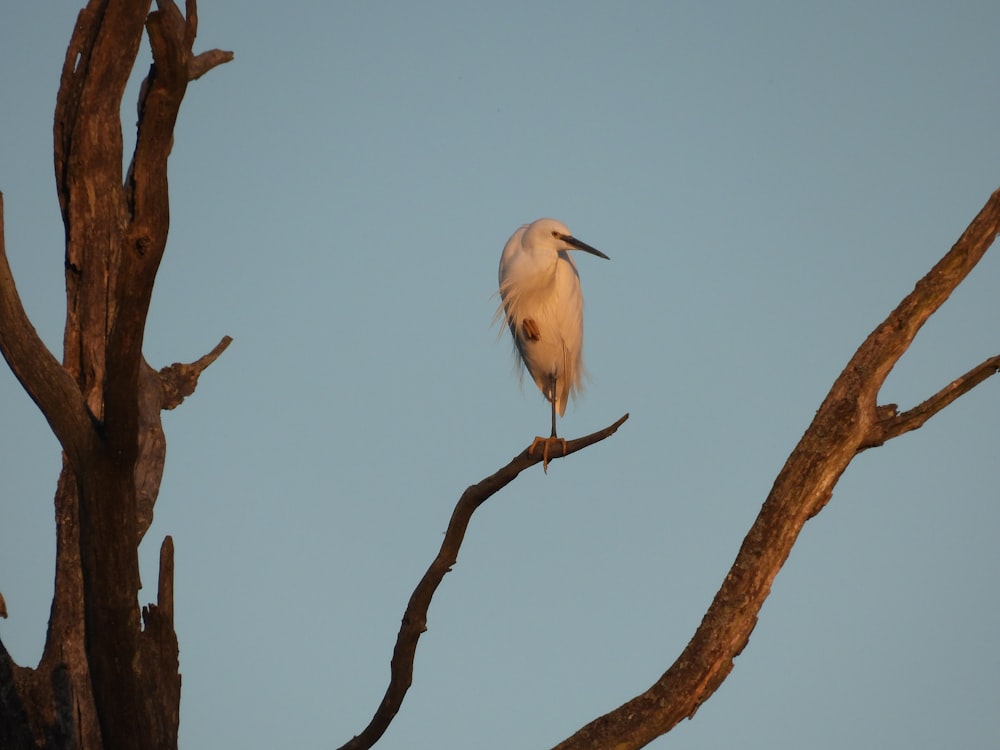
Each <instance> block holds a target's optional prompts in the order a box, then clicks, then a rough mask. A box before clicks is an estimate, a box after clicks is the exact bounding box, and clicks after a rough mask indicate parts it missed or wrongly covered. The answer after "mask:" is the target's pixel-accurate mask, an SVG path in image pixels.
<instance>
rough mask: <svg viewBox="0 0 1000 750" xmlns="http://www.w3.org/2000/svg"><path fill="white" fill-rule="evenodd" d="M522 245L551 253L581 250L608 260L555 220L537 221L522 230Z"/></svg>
mask: <svg viewBox="0 0 1000 750" xmlns="http://www.w3.org/2000/svg"><path fill="white" fill-rule="evenodd" d="M522 245H523V246H524V247H525V248H530V249H532V250H541V251H551V252H554V253H558V252H560V251H562V250H583V251H584V252H587V253H590V254H591V255H596V256H597V257H599V258H604V259H606V260H610V258H608V256H607V255H605V254H604V253H602V252H601V251H600V250H598V249H597V248H594V247H591V246H590V245H588V244H586V243H585V242H581V241H580V240H578V239H577V238H576V237H574V236H573V235H572V234H571V233H570V231H569V228H568V227H567V226H566V225H565V224H563V223H562V222H561V221H557V220H556V219H538V220H536V221H533V222H531V223H530V224H529V225H528V226H527V228H526V229H525V230H524V237H523V239H522Z"/></svg>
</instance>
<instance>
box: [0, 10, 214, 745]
mask: <svg viewBox="0 0 1000 750" xmlns="http://www.w3.org/2000/svg"><path fill="white" fill-rule="evenodd" d="M197 23H198V17H197V7H196V4H195V2H194V0H188V2H187V4H186V9H185V13H184V14H182V13H181V11H180V10H179V9H178V8H177V6H176V5H175V4H174V3H173V2H172V0H157V10H155V11H153V12H150V2H149V0H91V2H89V3H88V4H87V6H86V7H85V8H84V9H83V10H82V11H81V12H80V15H79V18H78V20H77V24H76V27H75V29H74V31H73V36H72V39H71V40H70V44H69V47H68V49H67V53H66V59H65V62H64V64H63V70H62V80H61V82H60V86H59V94H58V97H57V103H56V113H55V127H54V140H55V143H54V158H55V177H56V188H57V193H58V196H59V205H60V208H61V211H62V218H63V223H64V226H65V230H66V258H65V268H66V303H67V304H66V326H65V334H64V340H63V347H64V351H63V361H62V363H59V362H58V361H57V360H56V358H55V357H54V356H53V355H52V353H51V352H49V351H48V350H47V349H46V347H45V345H44V344H43V343H42V341H41V339H40V338H39V337H38V335H37V333H36V332H35V330H34V328H33V327H32V326H31V323H30V321H29V320H28V318H27V316H26V315H25V313H24V309H23V307H22V305H21V302H20V299H19V297H18V294H17V290H16V288H15V286H14V281H13V278H12V276H11V273H10V268H9V264H8V263H7V258H6V249H5V247H4V244H3V203H2V196H0V351H2V352H3V355H4V358H5V359H6V360H7V362H8V364H9V365H10V367H11V369H12V371H13V372H14V374H15V375H16V377H17V378H18V380H19V381H20V382H21V384H22V386H23V387H24V388H25V390H26V391H27V392H28V394H29V395H30V396H31V398H32V399H33V400H34V401H35V403H36V404H37V405H38V407H39V409H40V410H41V412H42V414H43V415H44V416H45V418H46V420H47V421H48V423H49V425H50V426H51V428H52V430H53V432H54V433H55V435H56V437H57V439H58V440H59V443H60V445H61V447H62V449H63V456H64V460H63V469H62V473H61V474H60V477H59V483H58V486H57V490H56V498H55V507H56V580H55V592H54V595H53V601H52V611H51V615H50V620H49V629H48V633H47V636H46V641H45V646H44V649H43V653H42V658H41V661H40V662H39V664H38V666H37V667H35V668H34V669H31V668H25V667H20V666H18V665H16V664H14V663H13V662H12V660H11V658H10V656H9V654H8V653H7V651H6V650H5V649H4V648H3V646H2V644H0V711H2V719H3V720H2V722H0V747H3V748H5V749H6V748H53V749H54V748H69V747H74V748H82V749H83V750H98V749H99V748H100V749H103V748H107V749H109V750H110V749H112V748H113V749H115V750H119V749H120V750H125V749H126V748H135V750H140V749H141V750H149V749H154V748H156V749H158V748H163V749H168V748H176V747H177V729H178V716H179V705H180V674H179V672H178V648H177V638H176V635H175V633H174V629H173V543H172V540H171V539H170V537H167V538H166V539H165V540H164V542H163V545H162V547H161V557H160V571H159V593H158V597H157V602H156V604H150V605H148V606H147V607H145V608H143V610H142V611H141V613H140V610H139V605H138V592H139V588H140V581H139V560H138V545H139V542H140V540H141V539H142V536H143V534H144V533H145V531H146V529H147V528H148V527H149V523H150V522H151V520H152V512H153V504H154V503H155V500H156V496H157V493H158V490H159V483H160V477H161V476H162V472H163V462H164V459H165V445H166V444H165V440H164V436H163V430H162V427H161V425H160V411H161V410H162V409H167V408H173V407H174V406H176V405H177V404H178V403H180V401H182V400H183V398H184V396H186V395H189V394H190V393H191V392H193V390H194V386H195V385H196V383H197V378H198V375H199V374H200V373H201V371H202V370H203V369H204V368H205V367H207V366H208V364H210V363H211V362H212V361H214V359H215V358H216V357H217V356H218V355H219V354H220V353H221V351H222V350H223V349H225V347H226V346H227V345H228V343H229V339H228V337H227V338H225V339H223V341H222V342H221V343H220V344H219V346H218V347H216V349H215V350H213V352H211V353H210V354H209V355H206V356H205V357H203V358H202V359H201V360H199V361H198V362H195V363H192V364H190V365H173V366H171V367H168V368H164V369H163V370H161V371H159V372H157V371H156V370H154V369H153V368H151V367H150V366H149V365H148V364H147V363H146V362H145V360H144V359H143V356H142V341H143V334H144V330H145V323H146V314H147V311H148V309H149V301H150V297H151V294H152V289H153V282H154V280H155V277H156V272H157V269H158V268H159V264H160V259H161V258H162V256H163V252H164V250H165V248H166V240H167V231H168V228H169V200H168V194H167V158H168V156H169V154H170V150H171V148H172V145H173V130H174V124H175V122H176V118H177V113H178V111H179V108H180V104H181V101H182V99H183V97H184V93H185V91H186V87H187V84H188V81H190V80H193V79H194V78H197V77H199V76H201V75H202V74H204V73H205V72H207V71H208V70H210V69H211V68H212V67H215V66H216V65H218V64H220V63H223V62H226V61H228V60H229V59H231V58H232V54H231V53H227V52H221V51H219V50H212V51H211V52H208V53H204V54H203V55H198V56H196V55H194V53H193V52H192V45H193V43H194V40H195V36H196V34H197ZM144 28H145V30H146V33H147V34H148V37H149V41H150V46H151V47H152V51H153V64H152V66H151V67H150V70H149V74H148V76H147V78H146V80H145V82H144V84H143V86H142V90H141V93H140V96H139V103H138V105H139V106H138V108H139V121H138V133H137V139H136V147H135V151H134V154H133V158H132V164H131V167H130V169H129V171H128V174H127V176H123V174H122V150H123V146H122V142H123V139H122V126H121V118H120V111H121V100H122V95H123V92H124V90H125V86H126V84H127V82H128V79H129V76H130V74H131V71H132V67H133V65H134V63H135V57H136V54H137V52H138V49H139V44H140V42H141V40H142V35H143V29H144Z"/></svg>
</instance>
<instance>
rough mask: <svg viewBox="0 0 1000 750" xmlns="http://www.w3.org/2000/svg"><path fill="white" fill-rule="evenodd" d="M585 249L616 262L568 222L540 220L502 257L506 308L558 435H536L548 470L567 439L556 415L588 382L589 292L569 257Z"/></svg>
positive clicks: (519, 351)
mask: <svg viewBox="0 0 1000 750" xmlns="http://www.w3.org/2000/svg"><path fill="white" fill-rule="evenodd" d="M570 250H583V251H584V252H587V253H590V254H591V255H596V256H597V257H599V258H605V259H606V260H610V258H608V256H607V255H605V254H604V253H602V252H601V251H600V250H597V249H596V248H593V247H591V246H590V245H587V244H586V243H583V242H581V241H580V240H578V239H576V238H575V237H574V236H573V235H572V234H570V231H569V229H567V228H566V225H565V224H563V223H562V222H559V221H556V220H555V219H538V220H537V221H533V222H532V223H531V224H525V225H524V226H522V227H520V228H518V230H517V231H516V232H514V234H512V235H511V237H510V239H509V240H507V244H506V246H505V247H504V249H503V254H502V255H501V256H500V274H499V276H500V308H499V309H498V310H497V318H500V317H503V318H504V319H505V320H506V321H507V325H508V326H509V327H510V332H511V335H512V336H513V337H514V350H515V353H516V356H517V358H518V361H519V362H520V363H521V364H523V365H524V367H525V369H527V371H528V373H529V374H530V375H531V378H532V380H534V381H535V385H537V386H538V389H539V390H540V391H541V392H542V395H543V396H545V398H546V399H547V400H548V401H549V403H550V404H551V406H552V435H551V436H550V437H549V438H541V437H536V438H535V440H534V442H532V444H531V447H530V448H529V449H528V453H529V455H530V454H533V453H534V451H535V449H536V448H537V447H538V444H539V443H542V444H543V445H544V447H543V449H542V468H543V469H545V470H548V463H549V450H550V448H551V445H552V444H553V443H556V442H561V443H562V449H563V453H564V454H565V453H566V440H565V439H563V438H559V437H558V436H557V435H556V413H558V414H559V416H560V417H561V416H563V415H564V414H565V413H566V402H567V401H568V400H569V397H570V396H572V395H574V394H575V393H576V392H577V391H578V390H579V389H580V388H581V386H582V381H583V374H584V367H583V293H582V292H581V291H580V274H579V273H577V270H576V264H575V263H573V259H572V258H571V257H570V255H569V251H570Z"/></svg>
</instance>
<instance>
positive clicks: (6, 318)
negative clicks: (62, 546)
mask: <svg viewBox="0 0 1000 750" xmlns="http://www.w3.org/2000/svg"><path fill="white" fill-rule="evenodd" d="M3 213H4V212H3V194H2V193H0V350H2V352H3V356H4V359H6V360H7V364H8V365H10V369H11V370H12V371H13V372H14V375H15V377H17V379H18V381H20V383H21V385H22V386H23V387H24V390H25V391H26V392H27V393H28V395H29V396H30V397H31V400H32V401H34V402H35V403H36V404H37V405H38V408H39V409H40V410H41V412H42V415H43V416H44V417H45V420H46V421H47V422H48V423H49V426H50V427H51V428H52V432H53V433H55V436H56V438H58V440H59V444H60V445H61V446H62V448H63V450H64V451H66V455H67V456H69V457H70V460H71V461H74V462H78V461H80V460H81V458H82V456H84V455H88V454H89V452H90V451H91V450H93V444H94V440H95V437H96V436H95V434H94V430H93V423H92V421H91V416H90V412H89V411H88V410H87V406H86V404H85V403H84V401H83V395H82V394H81V393H80V389H79V387H78V386H77V384H76V381H75V380H73V377H72V376H71V375H70V374H69V373H68V372H66V370H65V369H64V368H63V366H62V365H61V364H59V361H58V360H57V359H56V358H55V356H53V354H52V352H50V351H49V350H48V348H47V347H46V346H45V343H44V342H43V341H42V339H41V337H39V335H38V332H37V331H36V330H35V328H34V326H32V325H31V321H30V320H29V319H28V315H27V313H26V312H25V311H24V306H23V305H22V304H21V297H20V295H19V294H18V293H17V287H16V286H15V285H14V276H13V274H12V273H11V270H10V263H9V262H8V260H7V250H6V245H5V242H4V218H3Z"/></svg>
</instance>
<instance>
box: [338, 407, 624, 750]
mask: <svg viewBox="0 0 1000 750" xmlns="http://www.w3.org/2000/svg"><path fill="white" fill-rule="evenodd" d="M626 419H628V414H626V415H625V416H623V417H622V418H621V419H619V420H618V421H617V422H615V423H614V424H612V425H609V426H608V427H606V428H604V429H603V430H598V431H597V432H594V433H591V434H590V435H586V436H584V437H581V438H578V439H576V440H568V441H566V453H565V455H569V454H571V453H575V452H576V451H579V450H583V449H584V448H586V447H587V446H588V445H593V444H594V443H597V442H599V441H601V440H604V439H605V438H607V437H610V436H611V435H613V434H614V433H615V432H616V431H617V430H618V428H619V427H621V425H622V424H623V423H624V422H625V420H626ZM528 450H529V449H528V448H526V449H525V450H524V451H522V452H521V453H520V454H519V455H517V456H515V457H514V458H513V459H511V461H510V463H508V464H507V465H506V466H504V467H503V468H502V469H500V470H499V471H497V472H496V473H494V474H492V475H490V476H488V477H486V479H484V480H482V481H481V482H479V483H478V484H474V485H472V486H471V487H469V488H468V489H466V490H465V492H464V493H462V497H461V498H459V501H458V504H457V505H456V506H455V510H454V511H453V512H452V514H451V521H449V523H448V530H447V531H445V534H444V541H442V542H441V549H440V550H439V551H438V554H437V557H435V558H434V561H433V562H432V563H431V565H430V567H429V568H428V569H427V572H426V573H424V576H423V578H421V579H420V582H419V583H418V584H417V587H416V588H415V589H414V590H413V594H412V595H411V596H410V601H409V603H408V604H407V605H406V611H405V612H404V613H403V621H402V624H401V625H400V628H399V635H398V636H397V638H396V647H395V649H394V651H393V653H392V662H391V676H390V678H389V687H388V689H387V690H386V691H385V696H384V697H383V698H382V703H381V704H380V705H379V707H378V709H377V710H376V711H375V715H374V717H373V718H372V720H371V722H370V723H369V724H368V726H367V727H365V730H364V731H363V732H362V733H361V734H359V735H357V736H356V737H354V738H353V739H351V740H350V741H348V742H346V743H344V745H342V746H341V748H340V750H368V748H370V747H372V746H373V745H374V744H375V743H376V742H378V739H379V738H380V737H381V736H382V734H383V733H384V732H385V730H386V729H387V728H388V727H389V724H390V723H391V722H392V720H393V718H394V717H395V716H396V713H397V712H398V711H399V707H400V706H401V705H402V703H403V697H404V696H405V695H406V691H407V690H409V688H410V684H411V683H412V681H413V659H414V657H415V655H416V652H417V642H418V641H419V640H420V636H421V635H422V634H423V633H424V632H425V631H426V630H427V610H428V608H429V607H430V604H431V598H432V597H433V596H434V592H435V591H437V588H438V586H439V585H440V584H441V581H442V580H443V579H444V576H445V573H447V572H449V571H450V570H451V568H452V566H453V565H454V564H455V562H456V561H457V560H458V551H459V549H460V548H461V546H462V540H463V539H464V538H465V531H466V529H468V527H469V521H471V520H472V514H473V513H475V512H476V509H477V508H479V506H480V505H482V504H483V503H484V502H486V500H488V499H489V498H490V497H492V496H493V495H494V494H496V493H497V492H499V491H500V490H501V489H503V488H504V487H506V486H507V485H508V484H510V483H511V482H512V481H514V479H516V478H517V475H518V474H520V473H521V472H522V471H524V470H525V469H527V468H530V467H531V466H534V465H535V464H537V463H539V462H541V461H542V456H541V453H540V452H538V453H536V454H535V455H534V456H532V455H529V453H528ZM558 457H559V456H550V457H549V458H550V460H552V459H554V458H558Z"/></svg>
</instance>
